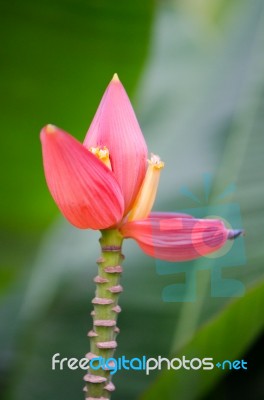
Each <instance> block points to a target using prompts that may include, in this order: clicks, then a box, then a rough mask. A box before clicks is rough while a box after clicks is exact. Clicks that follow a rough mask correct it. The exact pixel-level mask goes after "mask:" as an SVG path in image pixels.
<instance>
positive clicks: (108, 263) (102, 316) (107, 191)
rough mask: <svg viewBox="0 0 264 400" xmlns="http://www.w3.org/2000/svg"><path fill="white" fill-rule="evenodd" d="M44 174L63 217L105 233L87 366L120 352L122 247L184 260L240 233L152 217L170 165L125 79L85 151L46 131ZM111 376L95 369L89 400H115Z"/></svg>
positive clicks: (179, 217)
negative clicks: (155, 149)
mask: <svg viewBox="0 0 264 400" xmlns="http://www.w3.org/2000/svg"><path fill="white" fill-rule="evenodd" d="M41 142H42V151H43V162H44V171H45V176H46V181H47V185H48V187H49V190H50V192H51V195H52V197H53V199H54V200H55V202H56V204H57V206H58V207H59V209H60V211H61V213H62V214H63V215H64V217H65V218H66V219H67V220H68V221H69V222H70V223H71V224H72V225H74V226H76V227H77V228H80V229H95V230H100V231H101V234H102V236H101V239H100V244H101V251H102V252H101V256H100V258H99V259H98V260H97V263H98V266H99V268H98V270H99V272H98V275H97V276H96V277H95V279H94V281H95V283H96V294H95V298H94V299H93V300H92V303H93V304H94V310H93V311H92V316H93V329H92V330H91V331H89V332H88V336H89V338H90V341H91V350H90V352H89V353H88V354H87V355H86V357H87V358H88V360H91V359H93V358H97V357H103V358H105V359H107V358H109V357H112V356H113V354H114V350H115V348H116V346H117V343H116V335H117V334H118V332H119V329H118V328H117V326H116V321H117V315H118V313H119V312H120V311H121V308H120V307H119V305H118V297H119V294H120V293H121V292H122V286H121V285H120V283H119V281H120V274H121V273H122V266H121V263H122V260H123V258H124V256H123V255H122V253H121V246H122V241H123V239H125V238H132V239H134V240H136V242H137V243H138V244H139V246H140V248H141V249H142V250H143V252H145V253H146V254H148V255H150V256H152V257H155V258H159V259H163V260H167V261H185V260H190V259H194V258H197V257H200V256H204V255H206V254H209V253H212V252H214V251H216V250H218V249H220V248H221V247H222V246H223V245H224V244H225V242H226V241H227V240H228V239H234V238H235V237H237V236H239V235H240V234H241V233H242V231H241V230H229V229H227V228H226V227H225V225H224V224H223V222H222V221H220V220H215V219H195V218H192V217H191V216H189V215H183V214H176V213H166V212H163V213H162V212H151V209H152V206H153V204H154V201H155V197H156V192H157V188H158V183H159V178H160V173H161V171H162V169H163V167H164V163H163V162H162V161H161V160H160V158H159V156H157V155H154V154H151V155H150V157H149V159H148V151H147V146H146V143H145V139H144V137H143V135H142V132H141V129H140V126H139V124H138V121H137V118H136V116H135V113H134V111H133V108H132V106H131V103H130V101H129V98H128V96H127V94H126V92H125V89H124V87H123V86H122V84H121V82H120V80H119V79H118V76H117V75H116V74H115V75H114V77H113V79H112V81H111V82H110V84H109V85H108V87H107V89H106V91H105V93H104V95H103V98H102V100H101V102H100V105H99V107H98V110H97V112H96V114H95V116H94V119H93V121H92V123H91V126H90V128H89V130H88V132H87V135H86V137H85V139H84V142H83V144H81V143H80V142H78V141H77V140H76V139H75V138H74V137H72V136H71V135H69V134H68V133H66V132H64V131H63V130H61V129H59V128H57V127H55V126H53V125H47V126H45V127H44V128H43V129H42V131H41ZM111 376H112V375H111V374H110V372H109V370H104V369H99V370H96V371H95V370H93V369H91V368H90V369H89V371H88V373H87V374H86V375H85V377H84V380H85V382H86V386H85V391H86V398H87V399H90V400H93V399H98V398H100V399H109V398H110V394H111V392H112V391H113V390H114V385H113V384H112V382H111Z"/></svg>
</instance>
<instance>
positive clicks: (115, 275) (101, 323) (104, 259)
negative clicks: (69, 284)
mask: <svg viewBox="0 0 264 400" xmlns="http://www.w3.org/2000/svg"><path fill="white" fill-rule="evenodd" d="M101 233H102V237H101V238H100V245H101V250H102V253H101V257H100V258H99V259H98V260H97V264H98V275H97V276H96V277H95V278H94V281H95V283H96V292H95V298H94V299H93V300H92V303H93V304H94V310H93V311H92V316H93V329H92V330H91V331H90V332H88V336H89V337H90V348H91V350H90V353H88V354H87V355H86V357H87V358H88V359H90V360H91V359H92V358H95V357H96V358H97V357H102V358H103V359H105V360H106V359H108V358H111V357H113V355H114V352H115V348H116V346H117V344H116V336H117V334H118V332H119V329H118V328H117V326H116V321H117V316H118V313H119V312H120V311H121V309H120V307H119V306H118V298H119V294H120V293H121V292H122V287H121V286H120V284H119V281H120V275H121V273H122V267H121V262H122V261H123V258H124V256H123V255H122V253H121V246H122V241H123V237H122V235H121V234H120V232H119V231H118V230H116V229H109V230H103V231H101ZM111 379H112V375H111V374H110V371H109V370H104V369H102V368H100V369H98V370H94V369H92V368H89V370H88V374H87V375H85V377H84V380H85V381H86V388H85V391H86V399H89V400H93V399H101V400H106V399H110V396H111V392H112V391H113V390H114V385H113V384H112V382H111Z"/></svg>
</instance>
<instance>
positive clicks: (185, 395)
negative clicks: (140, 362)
mask: <svg viewBox="0 0 264 400" xmlns="http://www.w3.org/2000/svg"><path fill="white" fill-rule="evenodd" d="M263 307H264V283H263V282H261V283H260V284H258V285H256V286H255V287H253V288H252V289H251V290H249V291H248V293H247V295H246V296H244V297H242V298H241V299H239V300H236V301H234V302H232V303H230V304H229V305H228V307H227V308H226V309H224V310H223V311H222V312H221V313H220V314H218V315H217V316H216V317H215V318H214V319H212V320H210V321H209V322H208V323H207V324H205V325H204V326H203V327H202V328H201V329H199V330H198V331H197V333H196V335H195V336H194V337H193V338H192V340H191V341H190V342H189V343H188V344H187V345H186V346H184V347H183V348H181V350H180V351H179V352H177V353H176V354H173V355H172V356H171V358H174V357H177V358H180V359H181V358H182V357H183V356H185V357H186V359H187V360H190V359H192V358H200V359H203V358H204V357H210V358H213V362H214V364H216V363H218V362H220V363H222V362H223V361H224V360H226V359H227V360H231V361H234V360H236V359H238V358H240V357H241V356H243V353H244V352H245V350H246V349H247V348H248V346H249V345H250V344H251V343H252V342H253V341H254V340H255V339H256V338H257V337H258V335H259V334H260V332H261V331H262V330H263V328H264V321H263V311H262V310H263ZM212 344H213V346H212ZM248 368H252V365H251V366H248ZM227 372H228V367H227V366H225V369H224V370H222V369H218V368H217V367H214V369H212V370H210V371H208V370H203V369H200V370H186V369H184V368H181V369H179V370H177V371H175V370H173V369H171V370H169V371H166V372H164V373H161V375H160V376H159V378H158V379H157V380H156V382H155V383H154V384H153V385H152V386H151V388H150V389H149V390H148V391H147V392H146V393H145V394H144V395H143V396H141V397H140V399H141V400H152V399H158V398H163V399H166V400H174V399H181V400H191V399H198V398H203V395H204V394H206V393H207V392H208V391H209V390H210V389H211V388H212V387H213V385H214V384H215V383H216V382H217V381H218V380H219V379H220V378H221V377H223V375H224V374H225V373H227ZM190 382H191V384H190Z"/></svg>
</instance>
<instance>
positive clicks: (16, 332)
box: [0, 0, 264, 400]
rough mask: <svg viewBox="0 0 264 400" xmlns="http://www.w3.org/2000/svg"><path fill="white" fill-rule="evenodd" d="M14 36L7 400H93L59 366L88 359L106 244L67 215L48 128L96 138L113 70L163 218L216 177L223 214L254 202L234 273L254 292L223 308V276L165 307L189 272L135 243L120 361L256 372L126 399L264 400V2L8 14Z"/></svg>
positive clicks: (5, 41) (153, 388) (220, 375)
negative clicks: (44, 149)
mask: <svg viewBox="0 0 264 400" xmlns="http://www.w3.org/2000/svg"><path fill="white" fill-rule="evenodd" d="M0 32H1V46H0V54H1V64H0V88H1V97H0V102H1V105H0V113H1V147H0V148H1V157H0V162H1V165H0V174H1V208H0V220H1V242H0V243H1V270H0V296H1V297H0V300H1V303H0V343H1V345H0V391H1V399H3V400H31V399H32V400H33V399H38V400H42V399H43V400H44V399H47V398H51V399H60V398H63V399H65V400H67V399H73V398H74V399H79V398H82V397H83V394H82V375H83V373H82V371H67V370H63V371H59V370H56V371H52V370H51V357H52V355H53V354H54V353H61V355H63V356H65V357H78V358H81V357H82V356H83V355H84V354H85V353H86V352H87V351H88V349H89V343H88V341H87V337H86V332H87V331H88V329H89V328H90V326H91V318H90V311H91V305H90V301H91V299H92V297H93V293H94V284H93V282H92V277H93V276H95V275H96V264H95V259H96V258H97V256H98V254H99V245H98V242H97V239H98V237H99V235H98V233H97V232H91V231H87V232H86V231H78V230H77V229H74V228H73V227H71V226H69V224H68V223H67V222H66V221H64V220H63V219H62V218H61V217H60V216H59V213H58V211H57V208H56V206H55V205H54V203H53V200H52V199H51V196H50V194H49V193H48V190H47V188H46V184H45V180H44V176H43V170H42V159H41V149H40V143H39V131H40V129H41V128H42V126H44V125H45V124H47V123H54V124H56V125H57V126H60V127H62V128H63V129H65V130H66V131H68V132H70V133H71V134H73V135H74V136H76V137H77V138H79V139H80V140H82V139H83V138H84V136H85V133H86V131H87V128H88V126H89V124H90V122H91V119H92V116H93V114H94V113H95V110H96V107H97V105H98V103H99V101H100V98H101V96H102V94H103V91H104V90H105V88H106V86H107V84H108V82H109V80H110V79H111V77H112V75H113V73H114V72H117V73H118V74H119V76H120V79H121V80H122V82H123V84H124V86H125V87H126V89H127V92H128V94H129V96H130V97H131V99H132V103H133V105H134V106H135V109H136V112H137V115H138V118H139V121H140V124H141V126H142V130H143V132H144V135H145V137H146V140H147V143H148V147H149V150H150V151H153V152H154V153H157V154H159V155H160V156H161V158H162V159H163V160H164V161H165V163H166V168H165V169H164V171H163V175H162V179H161V183H160V187H159V193H158V197H157V201H156V204H155V209H157V210H163V211H177V210H181V209H184V208H192V207H193V208H195V203H194V202H193V201H192V200H191V199H190V198H187V197H186V196H184V195H183V194H182V193H181V191H180V188H181V187H182V186H183V185H184V186H185V187H188V188H189V190H191V191H192V192H193V193H194V194H195V195H196V196H198V197H199V198H202V197H203V195H204V193H203V176H204V175H203V174H205V173H206V174H210V175H211V176H212V177H213V180H212V185H211V193H210V196H209V204H214V202H215V201H216V198H217V195H218V194H219V193H222V192H223V191H224V189H225V188H226V187H227V186H228V185H230V184H233V185H235V187H236V190H235V191H233V192H230V193H229V194H228V196H227V197H226V198H224V199H223V204H224V206H225V207H228V204H231V203H232V202H235V203H237V204H239V205H240V208H241V218H242V223H243V227H244V228H245V229H246V233H247V235H246V238H245V240H244V241H243V246H245V253H246V263H244V264H243V265H234V266H233V267H232V268H228V269H227V270H226V271H224V272H223V273H224V275H225V277H228V278H230V279H239V281H240V282H242V284H243V285H244V287H245V288H246V290H245V293H244V295H243V296H241V297H239V296H238V297H237V298H232V297H217V296H212V295H211V287H210V269H208V270H202V271H199V273H198V274H197V298H196V300H195V301H193V302H173V301H172V302H166V301H163V298H162V293H164V292H163V290H164V288H165V287H166V286H168V285H170V284H171V283H182V282H184V274H180V273H177V274H176V273H174V274H172V275H159V274H158V273H157V265H156V264H157V263H155V261H154V260H152V259H150V258H148V257H147V256H145V255H143V254H142V253H141V252H140V250H139V248H138V247H137V246H136V244H135V243H132V242H130V241H129V242H127V243H125V245H124V253H125V254H126V261H125V264H124V269H125V272H124V276H123V286H124V288H125V290H124V293H123V294H122V296H121V305H122V308H123V312H122V313H121V315H120V319H119V326H120V328H121V334H120V336H119V347H118V351H117V353H116V356H119V355H122V354H125V355H126V356H127V357H128V358H129V357H139V356H141V355H146V356H148V357H156V356H158V355H162V356H164V357H165V356H169V357H172V356H180V355H182V354H183V355H186V356H189V357H202V358H203V357H206V356H207V357H214V359H215V360H219V361H222V360H224V359H232V360H233V359H237V358H238V359H240V358H244V359H245V360H247V361H248V363H249V364H248V365H249V369H248V370H247V371H241V370H239V371H233V372H229V371H226V370H225V371H222V370H219V369H216V368H215V369H214V370H213V371H205V372H202V371H200V370H199V371H192V372H190V371H185V370H179V371H163V372H162V373H161V374H157V373H154V372H153V373H152V374H150V375H149V376H146V375H145V374H144V373H142V372H139V371H135V372H129V373H128V372H126V371H121V372H120V373H118V374H117V375H116V376H115V378H114V383H115V384H116V386H117V390H116V393H115V394H114V395H113V398H114V399H117V400H118V399H126V400H132V399H142V400H155V399H160V398H162V399H166V400H174V399H180V400H198V399H203V400H209V399H216V400H218V399H233V398H241V399H249V398H250V399H253V400H258V399H263V398H264V383H263V382H264V379H263V378H264V368H263V365H262V364H263V363H262V354H263V327H264V318H263V308H264V265H263V264H264V263H263V261H264V248H263V233H264V210H263V200H264V185H263V182H264V169H263V150H264V134H263V130H264V128H263V126H264V53H263V46H264V2H263V0H252V1H250V2H249V1H246V0H233V1H227V0H214V1H211V0H178V1H172V0H171V1H169V0H167V1H166V0H164V1H159V2H154V1H149V0H148V1H139V0H134V1H133V2H124V1H121V0H118V1H112V2H109V1H107V0H98V1H94V0H93V1H91V0H86V1H85V0H76V1H73V0H64V1H63V0H53V1H51V0H46V1H39V2H35V1H33V0H31V1H30V0H25V1H24V2H19V1H17V0H14V1H9V2H7V1H1V2H0ZM201 205H202V206H203V203H202V204H201ZM206 206H207V205H206ZM241 243H242V242H241ZM199 262H202V261H198V263H199ZM197 265H198V264H197ZM213 266H214V264H213V261H212V265H211V267H213Z"/></svg>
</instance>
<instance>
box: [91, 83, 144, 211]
mask: <svg viewBox="0 0 264 400" xmlns="http://www.w3.org/2000/svg"><path fill="white" fill-rule="evenodd" d="M84 146H85V147H87V148H90V147H97V146H106V147H107V148H108V149H109V151H110V160H111V165H112V170H113V172H114V174H115V177H116V179H117V181H118V183H119V185H120V187H121V190H122V192H123V196H124V199H125V214H126V213H127V212H128V211H129V209H130V208H131V206H132V204H133V202H134V200H135V198H136V195H137V193H138V191H139V189H140V186H141V183H142V181H143V178H144V176H145V173H146V161H147V146H146V143H145V139H144V137H143V135H142V132H141V129H140V126H139V124H138V121H137V118H136V116H135V113H134V110H133V108H132V105H131V103H130V101H129V98H128V96H127V94H126V91H125V89H124V87H123V85H122V83H121V82H120V81H119V79H118V78H117V77H116V78H115V77H114V78H113V80H112V81H111V82H110V84H109V85H108V87H107V89H106V91H105V93H104V96H103V98H102V100H101V103H100V105H99V107H98V109H97V112H96V114H95V116H94V119H93V121H92V124H91V126H90V128H89V130H88V133H87V135H86V137H85V140H84Z"/></svg>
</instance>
